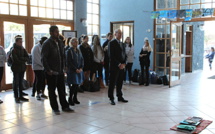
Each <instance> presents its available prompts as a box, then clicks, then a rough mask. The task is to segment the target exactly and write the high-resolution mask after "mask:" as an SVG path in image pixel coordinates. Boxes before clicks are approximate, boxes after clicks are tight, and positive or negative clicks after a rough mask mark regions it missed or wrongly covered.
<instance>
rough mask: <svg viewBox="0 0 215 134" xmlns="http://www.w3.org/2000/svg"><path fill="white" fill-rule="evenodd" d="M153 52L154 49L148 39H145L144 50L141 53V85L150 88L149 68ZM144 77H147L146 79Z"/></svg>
mask: <svg viewBox="0 0 215 134" xmlns="http://www.w3.org/2000/svg"><path fill="white" fill-rule="evenodd" d="M151 52H152V48H151V46H150V44H149V40H148V38H145V43H144V45H143V48H142V49H141V51H140V56H139V61H140V66H141V76H142V80H143V81H142V82H141V83H140V85H144V83H145V86H149V66H150V54H151ZM145 74H146V75H145ZM144 76H145V77H146V78H145V79H144ZM144 80H145V82H144Z"/></svg>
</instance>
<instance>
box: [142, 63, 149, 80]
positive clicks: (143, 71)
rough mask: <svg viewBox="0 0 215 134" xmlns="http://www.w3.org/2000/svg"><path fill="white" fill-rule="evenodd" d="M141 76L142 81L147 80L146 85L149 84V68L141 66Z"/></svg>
mask: <svg viewBox="0 0 215 134" xmlns="http://www.w3.org/2000/svg"><path fill="white" fill-rule="evenodd" d="M141 75H142V80H143V81H144V80H145V82H146V84H149V66H146V65H141ZM144 76H145V77H144Z"/></svg>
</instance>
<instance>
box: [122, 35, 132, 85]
mask: <svg viewBox="0 0 215 134" xmlns="http://www.w3.org/2000/svg"><path fill="white" fill-rule="evenodd" d="M124 44H125V52H126V56H127V61H126V63H127V64H126V68H125V78H124V81H125V82H126V72H127V71H128V78H129V84H131V80H132V66H133V61H134V46H133V45H132V44H131V38H130V37H127V38H126V39H125V42H124Z"/></svg>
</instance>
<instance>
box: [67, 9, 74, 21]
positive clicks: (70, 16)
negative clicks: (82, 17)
mask: <svg viewBox="0 0 215 134" xmlns="http://www.w3.org/2000/svg"><path fill="white" fill-rule="evenodd" d="M67 19H68V20H73V11H67Z"/></svg>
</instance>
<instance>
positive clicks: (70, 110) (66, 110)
mask: <svg viewBox="0 0 215 134" xmlns="http://www.w3.org/2000/svg"><path fill="white" fill-rule="evenodd" d="M62 110H63V111H64V112H68V113H70V112H74V110H73V109H71V108H69V107H67V108H64V109H62Z"/></svg>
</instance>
